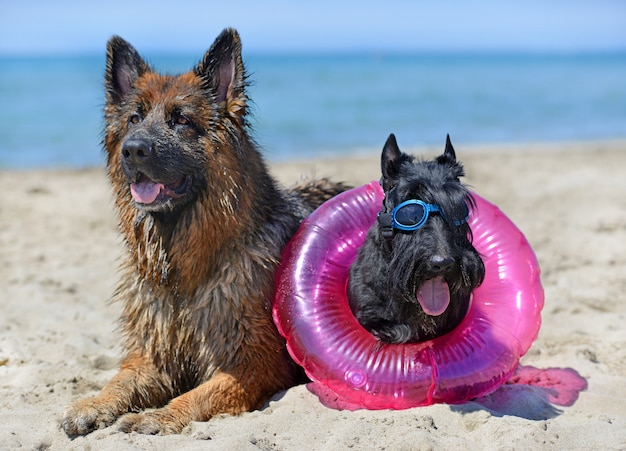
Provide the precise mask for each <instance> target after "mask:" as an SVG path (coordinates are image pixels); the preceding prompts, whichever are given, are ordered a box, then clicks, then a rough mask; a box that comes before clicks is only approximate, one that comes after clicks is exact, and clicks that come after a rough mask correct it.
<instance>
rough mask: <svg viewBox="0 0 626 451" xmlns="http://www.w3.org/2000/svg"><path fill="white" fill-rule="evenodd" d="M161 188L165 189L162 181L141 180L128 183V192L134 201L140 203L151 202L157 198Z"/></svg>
mask: <svg viewBox="0 0 626 451" xmlns="http://www.w3.org/2000/svg"><path fill="white" fill-rule="evenodd" d="M162 189H165V185H163V183H156V182H153V181H152V180H142V181H141V182H139V183H131V184H130V194H131V195H132V196H133V199H135V202H139V203H140V204H151V203H152V202H154V200H155V199H156V198H157V196H158V195H159V193H160V192H161V190H162Z"/></svg>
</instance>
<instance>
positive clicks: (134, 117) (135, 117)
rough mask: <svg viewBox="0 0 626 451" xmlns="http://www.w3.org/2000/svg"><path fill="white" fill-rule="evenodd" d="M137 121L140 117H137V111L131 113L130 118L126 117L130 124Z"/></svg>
mask: <svg viewBox="0 0 626 451" xmlns="http://www.w3.org/2000/svg"><path fill="white" fill-rule="evenodd" d="M139 121H141V118H140V117H139V115H138V114H137V113H135V114H133V115H131V116H130V118H129V119H128V122H130V123H131V124H138V123H139Z"/></svg>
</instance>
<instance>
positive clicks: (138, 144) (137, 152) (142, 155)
mask: <svg viewBox="0 0 626 451" xmlns="http://www.w3.org/2000/svg"><path fill="white" fill-rule="evenodd" d="M152 153H153V152H152V143H151V142H150V141H148V140H147V139H143V138H130V139H127V140H126V141H125V142H124V145H123V146H122V156H123V157H124V160H126V161H128V162H130V163H140V162H142V161H145V160H147V159H148V158H150V157H151V156H152Z"/></svg>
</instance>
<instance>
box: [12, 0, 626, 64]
mask: <svg viewBox="0 0 626 451" xmlns="http://www.w3.org/2000/svg"><path fill="white" fill-rule="evenodd" d="M227 26H232V27H235V28H237V29H238V30H239V32H240V33H241V35H242V38H243V42H244V49H245V50H246V51H252V52H257V51H290V52H292V51H325V50H337V51H345V50H366V51H392V50H434V51H437V50H453V51H465V50H525V51H528V50H530V51H552V50H557V51H581V50H598V49H600V50H615V49H621V50H625V49H626V1H624V0H524V1H522V0H517V1H515V0H492V1H487V0H439V1H435V0H432V1H419V0H403V1H402V0H390V1H382V0H378V1H369V0H360V1H359V0H351V1H340V0H335V1H329V0H316V1H311V2H303V1H300V2H299V1H293V0H292V1H288V0H267V1H263V0H256V1H255V0H232V1H222V2H215V1H208V0H187V1H176V0H168V1H160V0H157V1H142V0H136V1H132V0H131V1H129V0H114V1H108V2H107V1H98V2H88V1H84V0H55V1H49V0H31V1H29V0H23V1H9V0H2V2H1V4H0V54H55V53H57V54H58V53H78V52H80V53H85V52H101V51H103V49H104V45H105V42H106V40H107V39H108V38H109V37H110V36H111V35H113V34H119V35H121V36H122V37H124V38H125V39H127V40H128V41H130V42H132V43H133V44H134V45H135V46H136V47H137V48H138V49H140V50H141V51H168V52H169V51H171V52H201V51H204V50H206V48H208V46H209V45H210V44H211V42H213V39H214V38H215V36H217V34H218V33H219V32H220V31H221V29H222V28H224V27H227Z"/></svg>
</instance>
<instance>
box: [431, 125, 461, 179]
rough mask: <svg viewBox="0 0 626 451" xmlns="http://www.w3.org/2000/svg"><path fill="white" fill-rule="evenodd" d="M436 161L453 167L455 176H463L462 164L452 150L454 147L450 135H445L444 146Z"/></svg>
mask: <svg viewBox="0 0 626 451" xmlns="http://www.w3.org/2000/svg"><path fill="white" fill-rule="evenodd" d="M437 163H439V164H444V165H447V166H449V167H450V168H451V169H453V172H454V175H455V176H456V178H459V177H463V176H464V175H465V172H464V170H463V165H462V164H461V163H460V162H458V161H457V159H456V153H455V152H454V147H452V142H451V141H450V135H446V148H445V149H444V151H443V154H442V155H439V156H438V157H437Z"/></svg>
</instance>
